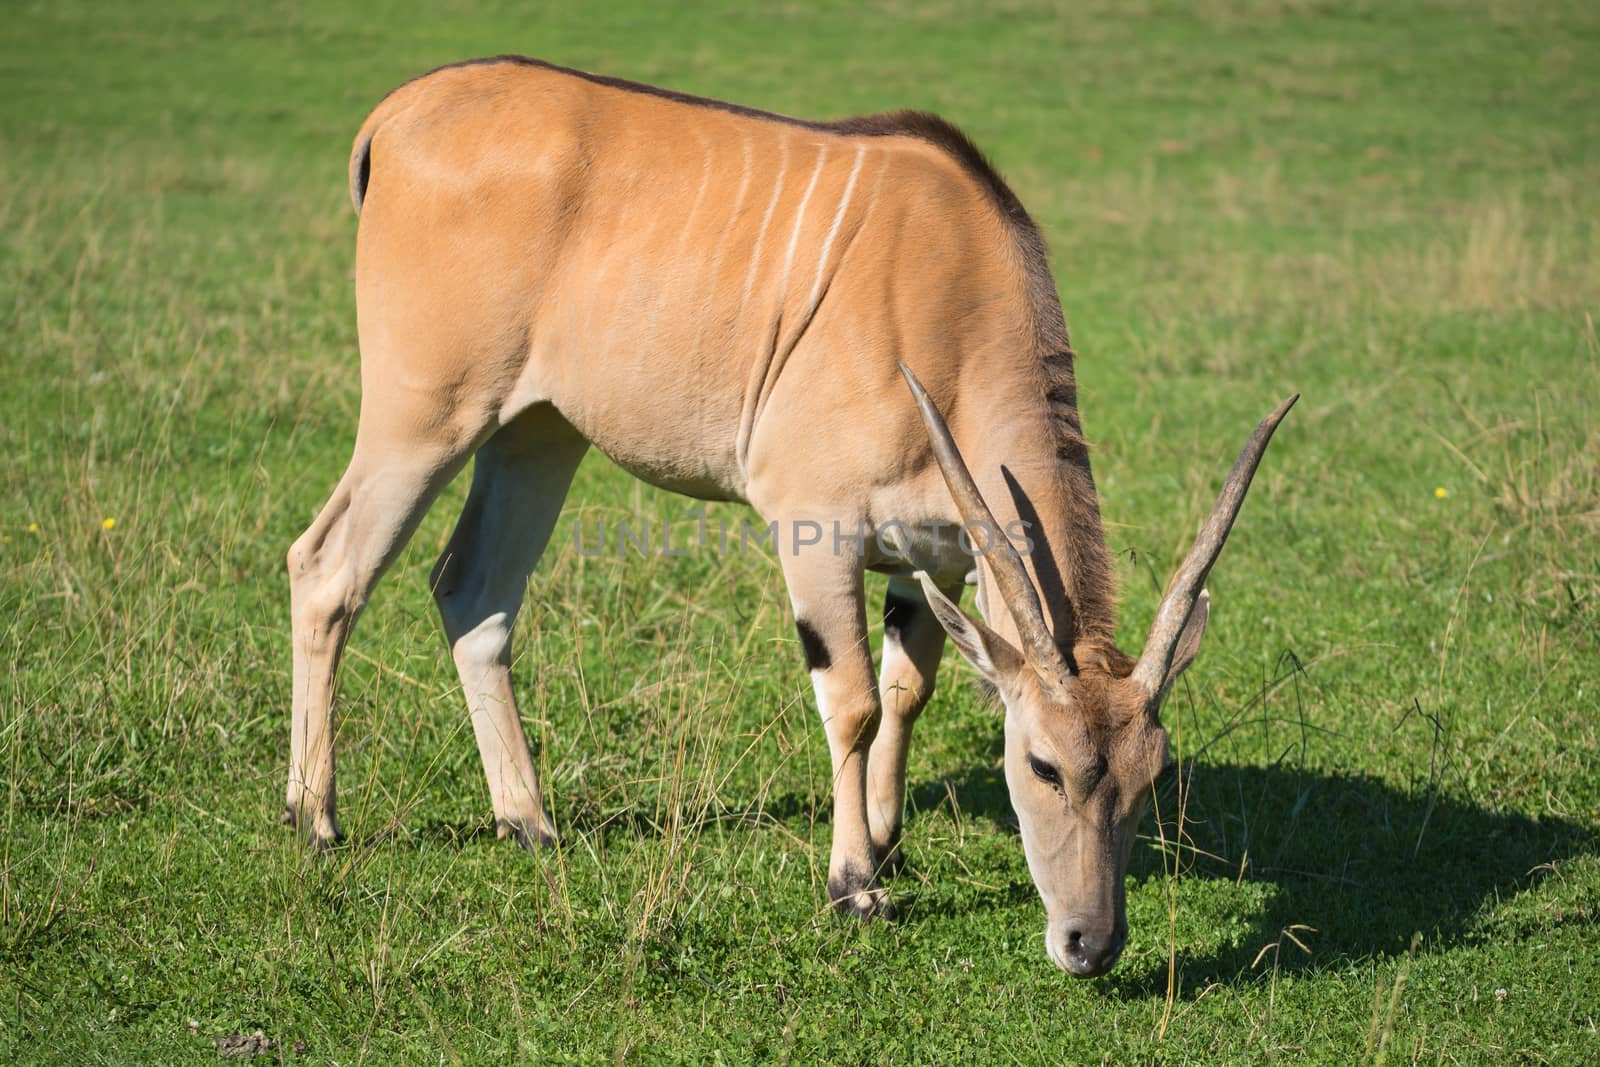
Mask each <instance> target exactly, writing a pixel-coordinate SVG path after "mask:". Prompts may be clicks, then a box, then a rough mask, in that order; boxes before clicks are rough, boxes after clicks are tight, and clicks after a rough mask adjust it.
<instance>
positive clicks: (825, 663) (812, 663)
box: [794, 619, 833, 671]
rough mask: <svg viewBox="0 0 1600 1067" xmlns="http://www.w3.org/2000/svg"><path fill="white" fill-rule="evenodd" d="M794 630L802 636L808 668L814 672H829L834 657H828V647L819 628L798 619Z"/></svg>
mask: <svg viewBox="0 0 1600 1067" xmlns="http://www.w3.org/2000/svg"><path fill="white" fill-rule="evenodd" d="M794 628H795V629H796V630H797V631H798V632H799V634H800V648H801V650H802V651H804V652H805V654H806V667H808V668H809V669H811V670H814V671H825V670H827V669H828V668H829V666H831V665H832V664H833V657H832V656H830V655H828V645H827V643H826V642H825V641H823V640H822V635H821V634H819V633H817V628H816V627H815V626H812V625H811V624H810V623H809V622H806V620H804V619H796V620H795V623H794Z"/></svg>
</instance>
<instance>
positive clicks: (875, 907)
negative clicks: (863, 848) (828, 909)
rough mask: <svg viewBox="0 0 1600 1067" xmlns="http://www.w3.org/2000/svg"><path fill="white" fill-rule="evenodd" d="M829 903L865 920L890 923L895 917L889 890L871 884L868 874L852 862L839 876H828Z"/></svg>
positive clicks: (843, 912) (847, 914) (847, 913)
mask: <svg viewBox="0 0 1600 1067" xmlns="http://www.w3.org/2000/svg"><path fill="white" fill-rule="evenodd" d="M828 902H829V903H831V904H832V905H833V907H834V910H835V911H837V912H838V913H839V914H840V915H846V916H852V917H854V918H856V919H859V920H861V921H862V922H864V923H869V922H871V921H872V920H874V919H882V920H884V921H885V922H891V921H893V919H894V917H895V908H894V901H893V900H891V899H889V891H888V890H887V889H884V888H883V887H882V886H879V885H876V884H874V882H873V879H872V876H871V875H870V874H869V873H867V872H866V871H863V870H861V869H860V868H858V867H856V866H854V865H852V866H849V867H846V868H845V869H844V871H843V872H842V873H841V874H840V876H839V877H836V878H829V879H828Z"/></svg>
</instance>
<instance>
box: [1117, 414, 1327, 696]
mask: <svg viewBox="0 0 1600 1067" xmlns="http://www.w3.org/2000/svg"><path fill="white" fill-rule="evenodd" d="M1299 399H1300V394H1299V393H1296V394H1295V395H1294V396H1291V397H1290V398H1289V399H1287V400H1285V401H1284V402H1283V403H1281V404H1279V405H1278V409H1277V410H1276V411H1274V412H1273V413H1272V414H1271V415H1268V416H1267V417H1266V418H1264V419H1262V420H1261V422H1260V424H1259V425H1257V426H1256V428H1255V432H1254V433H1252V434H1251V435H1250V440H1248V441H1246V442H1245V444H1244V448H1243V449H1242V450H1241V451H1240V452H1239V458H1238V459H1236V460H1234V462H1233V469H1232V470H1231V471H1229V472H1228V480H1227V481H1226V482H1224V483H1223V486H1222V492H1220V493H1218V494H1217V503H1216V506H1215V507H1213V508H1212V509H1211V514H1210V515H1209V516H1207V517H1206V521H1205V525H1204V526H1202V527H1201V528H1200V534H1199V536H1198V537H1196V538H1195V542H1194V547H1193V548H1191V549H1189V554H1188V555H1187V556H1185V557H1184V560H1183V565H1182V566H1180V567H1179V568H1178V570H1177V573H1175V574H1174V575H1173V576H1172V581H1170V582H1168V583H1167V591H1166V593H1165V594H1163V596H1162V598H1161V607H1160V608H1158V609H1156V617H1155V621H1154V622H1153V623H1151V625H1150V638H1149V640H1148V641H1146V642H1145V645H1144V652H1143V653H1141V654H1140V656H1139V663H1138V665H1137V666H1135V667H1134V669H1133V678H1134V680H1135V681H1137V682H1138V683H1139V684H1140V685H1142V686H1143V687H1144V689H1145V691H1146V692H1148V693H1149V694H1150V695H1151V696H1159V695H1160V694H1161V693H1162V691H1163V689H1164V687H1165V685H1166V681H1167V672H1168V671H1169V670H1171V668H1172V654H1173V651H1174V649H1176V648H1177V644H1178V637H1179V636H1180V635H1181V634H1182V633H1183V627H1184V624H1185V623H1187V622H1188V621H1189V613H1190V612H1192V611H1193V610H1194V605H1195V600H1196V599H1197V598H1198V597H1199V596H1200V590H1201V589H1203V588H1204V587H1205V584H1206V575H1208V574H1210V573H1211V565H1212V564H1213V563H1215V562H1216V561H1217V556H1219V555H1220V554H1221V553H1222V546H1223V544H1224V542H1226V541H1227V540H1228V531H1229V530H1231V529H1233V520H1234V519H1236V518H1238V516H1239V508H1240V506H1241V505H1242V504H1243V503H1244V495H1245V493H1246V492H1247V491H1248V490H1249V489H1250V479H1251V478H1253V477H1255V473H1256V467H1257V466H1258V465H1259V464H1260V463H1261V457H1262V455H1263V454H1265V452H1266V451H1267V444H1268V442H1270V441H1271V440H1272V431H1274V430H1276V429H1277V428H1278V423H1280V422H1282V421H1283V417H1284V416H1285V415H1287V414H1288V413H1289V409H1290V408H1292V407H1294V402H1295V401H1296V400H1299Z"/></svg>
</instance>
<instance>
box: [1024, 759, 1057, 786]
mask: <svg viewBox="0 0 1600 1067" xmlns="http://www.w3.org/2000/svg"><path fill="white" fill-rule="evenodd" d="M1028 769H1029V770H1030V771H1032V772H1033V776H1034V777H1035V778H1037V779H1039V781H1041V782H1044V783H1046V784H1048V785H1053V786H1055V787H1056V788H1057V789H1059V788H1061V772H1060V771H1058V770H1056V769H1055V767H1054V766H1053V765H1051V764H1049V763H1046V762H1045V761H1044V760H1042V759H1040V758H1039V757H1038V756H1029V757H1028Z"/></svg>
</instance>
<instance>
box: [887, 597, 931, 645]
mask: <svg viewBox="0 0 1600 1067" xmlns="http://www.w3.org/2000/svg"><path fill="white" fill-rule="evenodd" d="M925 607H926V605H925V604H924V603H923V602H922V601H920V600H912V599H910V598H908V597H903V596H896V595H895V592H894V590H892V589H891V590H889V591H888V592H887V593H884V594H883V636H884V638H885V639H887V640H891V641H893V642H895V644H900V645H903V644H905V632H906V630H908V629H909V628H910V627H912V626H913V625H915V623H916V619H917V616H918V615H920V614H921V613H922V612H923V610H924V609H925Z"/></svg>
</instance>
